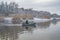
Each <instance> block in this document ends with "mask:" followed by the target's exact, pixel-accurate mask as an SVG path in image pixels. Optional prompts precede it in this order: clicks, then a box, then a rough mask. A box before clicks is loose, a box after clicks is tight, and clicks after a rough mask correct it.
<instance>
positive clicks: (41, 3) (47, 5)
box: [0, 0, 60, 14]
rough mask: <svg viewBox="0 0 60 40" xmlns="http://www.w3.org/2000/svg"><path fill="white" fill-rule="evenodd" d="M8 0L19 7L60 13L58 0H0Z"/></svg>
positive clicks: (59, 0) (59, 1)
mask: <svg viewBox="0 0 60 40" xmlns="http://www.w3.org/2000/svg"><path fill="white" fill-rule="evenodd" d="M0 1H7V2H8V3H9V2H12V1H14V2H16V3H18V4H19V7H24V8H33V9H36V10H40V11H49V12H51V13H57V14H59V13H60V0H0Z"/></svg>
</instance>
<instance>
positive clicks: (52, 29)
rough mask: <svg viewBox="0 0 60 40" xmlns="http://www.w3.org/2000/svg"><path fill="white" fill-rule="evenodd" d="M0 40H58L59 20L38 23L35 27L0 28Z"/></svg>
mask: <svg viewBox="0 0 60 40" xmlns="http://www.w3.org/2000/svg"><path fill="white" fill-rule="evenodd" d="M0 40H60V20H52V21H48V22H40V23H37V24H36V27H31V26H30V27H22V26H20V27H19V26H18V27H16V26H13V27H8V26H0Z"/></svg>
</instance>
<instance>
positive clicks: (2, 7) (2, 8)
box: [0, 1, 18, 16]
mask: <svg viewBox="0 0 60 40" xmlns="http://www.w3.org/2000/svg"><path fill="white" fill-rule="evenodd" d="M0 13H3V14H5V16H8V14H9V13H18V4H16V3H15V2H11V3H9V4H8V3H7V2H3V1H2V2H1V3H0Z"/></svg>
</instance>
